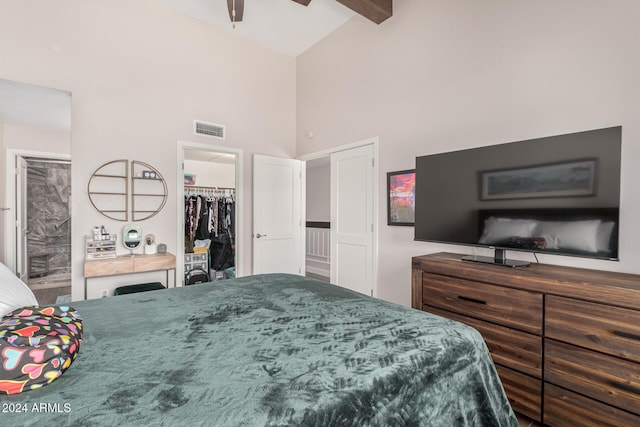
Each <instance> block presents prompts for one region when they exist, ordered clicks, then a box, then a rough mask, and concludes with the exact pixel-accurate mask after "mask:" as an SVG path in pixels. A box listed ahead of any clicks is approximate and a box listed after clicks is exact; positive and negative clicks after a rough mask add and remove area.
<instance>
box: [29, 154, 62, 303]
mask: <svg viewBox="0 0 640 427" xmlns="http://www.w3.org/2000/svg"><path fill="white" fill-rule="evenodd" d="M22 159H24V161H25V163H26V189H25V191H23V193H22V195H23V196H26V199H25V200H24V201H23V203H22V204H23V206H24V207H25V208H26V212H25V213H24V215H23V218H24V217H26V228H25V234H26V235H25V237H26V238H25V243H26V244H25V245H24V247H23V249H22V250H23V254H22V257H23V259H24V260H25V261H26V272H25V274H24V276H26V280H25V281H26V283H27V285H28V286H29V288H31V290H32V291H33V292H34V294H35V295H36V298H37V299H38V301H39V302H40V303H41V304H54V303H56V302H64V301H63V300H64V297H65V296H67V295H70V294H71V210H70V203H69V201H70V198H71V161H70V160H66V159H51V158H47V157H22ZM23 280H24V279H23Z"/></svg>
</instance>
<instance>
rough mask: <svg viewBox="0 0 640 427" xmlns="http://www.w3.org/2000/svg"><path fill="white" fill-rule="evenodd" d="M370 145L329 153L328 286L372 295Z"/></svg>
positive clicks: (371, 149)
mask: <svg viewBox="0 0 640 427" xmlns="http://www.w3.org/2000/svg"><path fill="white" fill-rule="evenodd" d="M373 169H374V168H373V146H372V145H365V146H362V147H358V148H353V149H350V150H345V151H339V152H336V153H332V154H331V283H334V284H336V285H340V286H343V287H345V288H349V289H352V290H354V291H357V292H361V293H363V294H366V295H372V294H373V209H374V206H373Z"/></svg>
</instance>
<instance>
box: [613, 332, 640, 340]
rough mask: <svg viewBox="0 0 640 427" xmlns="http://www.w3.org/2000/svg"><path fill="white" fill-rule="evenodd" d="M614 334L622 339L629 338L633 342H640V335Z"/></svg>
mask: <svg viewBox="0 0 640 427" xmlns="http://www.w3.org/2000/svg"><path fill="white" fill-rule="evenodd" d="M613 334H614V335H617V336H619V337H622V338H629V339H632V340H636V341H640V335H636V334H630V333H629V332H622V331H613Z"/></svg>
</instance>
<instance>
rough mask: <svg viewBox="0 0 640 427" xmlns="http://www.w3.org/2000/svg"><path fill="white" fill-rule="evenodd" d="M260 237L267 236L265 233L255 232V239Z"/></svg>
mask: <svg viewBox="0 0 640 427" xmlns="http://www.w3.org/2000/svg"><path fill="white" fill-rule="evenodd" d="M261 237H267V235H266V234H260V233H258V234H256V239H259V238H261Z"/></svg>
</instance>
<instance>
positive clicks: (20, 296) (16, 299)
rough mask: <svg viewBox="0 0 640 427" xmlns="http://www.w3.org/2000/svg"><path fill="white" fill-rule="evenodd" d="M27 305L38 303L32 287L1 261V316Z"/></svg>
mask: <svg viewBox="0 0 640 427" xmlns="http://www.w3.org/2000/svg"><path fill="white" fill-rule="evenodd" d="M25 305H38V300H36V297H35V295H33V292H31V289H29V287H28V286H27V285H26V284H25V283H24V282H23V281H22V280H20V279H19V278H17V277H16V275H15V274H13V272H12V271H11V270H9V268H8V267H7V266H6V265H4V264H2V263H0V317H2V316H4V315H5V314H7V313H9V312H11V311H13V310H15V309H16V308H18V307H22V306H25Z"/></svg>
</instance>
